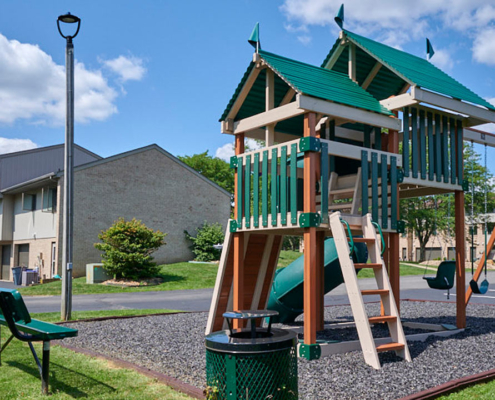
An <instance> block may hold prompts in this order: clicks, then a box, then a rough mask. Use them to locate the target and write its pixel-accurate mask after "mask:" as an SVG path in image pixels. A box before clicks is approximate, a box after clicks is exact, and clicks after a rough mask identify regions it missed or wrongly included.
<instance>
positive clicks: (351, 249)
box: [340, 218, 354, 256]
mask: <svg viewBox="0 0 495 400" xmlns="http://www.w3.org/2000/svg"><path fill="white" fill-rule="evenodd" d="M340 222H341V223H342V224H344V225H345V226H346V228H347V233H348V234H349V239H350V242H351V243H350V245H349V256H352V254H353V253H354V238H353V237H352V232H351V227H350V226H349V223H348V222H347V221H346V220H345V219H342V218H341V219H340Z"/></svg>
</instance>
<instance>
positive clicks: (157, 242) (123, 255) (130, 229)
mask: <svg viewBox="0 0 495 400" xmlns="http://www.w3.org/2000/svg"><path fill="white" fill-rule="evenodd" d="M165 236H166V234H165V233H162V232H160V231H153V230H152V229H150V228H148V227H146V225H144V224H143V223H142V222H141V221H138V220H136V219H135V218H133V219H132V220H131V221H126V220H124V218H119V219H118V220H117V221H115V222H114V223H113V225H112V226H111V227H110V228H108V229H107V230H106V231H102V232H101V233H100V234H99V235H98V238H99V239H100V240H101V242H102V243H95V245H94V246H95V247H96V248H97V249H98V250H101V251H103V254H102V259H103V267H104V268H105V269H106V270H107V271H108V272H109V273H110V274H113V275H114V277H115V278H116V279H121V278H124V279H141V278H149V277H152V276H156V275H157V273H158V267H157V266H156V263H154V262H153V257H152V256H151V254H152V253H154V252H155V251H156V250H158V248H159V247H160V246H162V245H164V244H166V243H165V242H164V238H165Z"/></svg>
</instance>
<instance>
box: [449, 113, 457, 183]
mask: <svg viewBox="0 0 495 400" xmlns="http://www.w3.org/2000/svg"><path fill="white" fill-rule="evenodd" d="M449 130H450V143H449V146H450V149H449V151H450V183H452V184H453V185H455V184H456V183H457V182H456V180H457V176H456V171H455V153H456V152H455V148H456V146H455V120H454V118H449Z"/></svg>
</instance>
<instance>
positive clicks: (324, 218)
mask: <svg viewBox="0 0 495 400" xmlns="http://www.w3.org/2000/svg"><path fill="white" fill-rule="evenodd" d="M320 166H321V180H320V193H321V222H323V223H324V224H326V223H328V143H322V144H321V162H320Z"/></svg>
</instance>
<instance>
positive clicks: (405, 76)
mask: <svg viewBox="0 0 495 400" xmlns="http://www.w3.org/2000/svg"><path fill="white" fill-rule="evenodd" d="M344 33H345V35H346V36H347V38H348V39H349V40H350V41H351V42H352V43H354V44H356V46H357V52H356V59H357V74H358V82H361V83H362V82H363V80H364V79H365V77H366V76H367V73H369V71H371V68H372V67H373V66H372V65H370V59H376V60H378V61H380V63H382V64H383V65H384V66H386V67H387V68H385V69H384V68H383V67H382V68H381V69H380V72H379V73H378V74H377V76H376V78H375V80H378V82H373V83H372V84H371V85H370V86H369V88H368V90H369V91H370V93H372V94H373V95H374V96H375V97H376V98H378V99H379V100H382V99H384V98H387V97H389V96H391V95H396V94H398V93H399V90H400V87H401V84H403V83H405V82H408V83H410V84H411V85H417V86H419V87H422V88H424V89H428V90H431V91H434V92H437V93H440V94H443V95H446V96H450V97H453V98H455V99H460V100H464V101H467V102H470V103H473V104H477V105H480V106H484V107H486V108H488V109H491V110H495V107H493V106H492V105H491V104H490V103H489V102H487V101H486V100H484V99H483V98H481V97H480V96H478V95H477V94H476V93H474V92H472V91H471V90H469V89H468V88H467V87H465V86H464V85H462V84H461V83H459V82H457V81H456V80H455V79H454V78H452V77H450V76H449V75H447V74H446V73H445V72H443V71H441V70H440V69H439V68H437V67H435V66H434V65H433V64H432V63H430V62H429V61H427V60H426V59H423V58H420V57H417V56H414V55H412V54H409V53H406V52H404V51H401V50H397V49H394V48H393V47H390V46H386V45H384V44H382V43H378V42H375V41H373V40H371V39H368V38H365V37H363V36H359V35H356V34H355V33H352V32H349V31H346V30H344ZM339 42H340V41H339V40H338V41H337V42H336V43H335V44H334V46H333V48H332V50H331V51H330V53H329V54H328V56H327V57H326V59H325V61H324V63H323V65H322V66H324V65H326V64H327V62H328V60H329V59H330V57H331V56H332V54H333V53H334V52H335V51H336V50H337V48H338V46H339ZM347 59H348V55H347V52H345V51H344V52H342V54H341V56H340V57H339V59H338V60H337V63H336V64H335V65H334V67H333V68H332V69H334V70H337V71H342V69H343V67H344V64H345V67H346V68H347ZM360 63H364V65H362V66H360ZM391 73H393V74H396V75H397V76H396V77H392V76H387V74H388V75H390V74H391ZM360 74H361V79H360V76H359V75H360ZM363 75H364V77H363ZM398 88H399V89H398ZM394 92H395V93H394Z"/></svg>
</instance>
